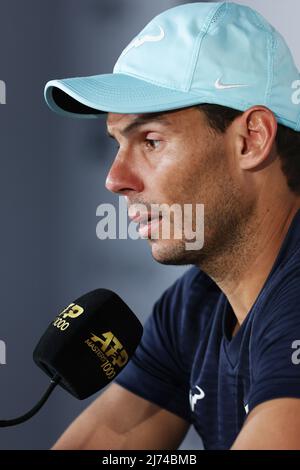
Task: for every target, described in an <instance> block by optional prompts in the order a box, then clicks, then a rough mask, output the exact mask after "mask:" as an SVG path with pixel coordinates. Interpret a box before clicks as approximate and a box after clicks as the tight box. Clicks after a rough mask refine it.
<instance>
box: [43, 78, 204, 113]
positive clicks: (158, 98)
mask: <svg viewBox="0 0 300 470" xmlns="http://www.w3.org/2000/svg"><path fill="white" fill-rule="evenodd" d="M45 100H46V102H47V104H48V106H49V107H50V108H51V109H52V110H53V111H55V112H57V113H59V114H61V115H67V116H73V117H79V118H87V119H92V118H98V117H99V116H101V115H103V113H108V112H112V113H121V114H127V113H128V114H131V113H134V114H137V113H152V112H159V111H167V110H172V109H178V108H184V107H188V106H192V105H194V104H199V103H201V102H205V97H204V96H203V97H201V96H199V95H196V94H195V93H191V92H183V91H177V90H173V89H170V88H166V87H163V86H158V85H154V84H152V83H149V82H146V81H144V80H141V79H139V78H135V77H132V76H131V75H127V74H122V73H110V74H103V75H93V76H89V77H74V78H67V79H61V80H51V81H50V82H48V83H47V84H46V86H45ZM206 101H207V100H206Z"/></svg>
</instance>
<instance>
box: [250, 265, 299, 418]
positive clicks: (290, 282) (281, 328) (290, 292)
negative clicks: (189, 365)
mask: <svg viewBox="0 0 300 470" xmlns="http://www.w3.org/2000/svg"><path fill="white" fill-rule="evenodd" d="M262 314H263V315H262V318H261V319H260V321H258V322H254V323H253V338H254V339H253V341H252V344H250V350H251V351H252V353H251V354H250V357H251V363H250V371H251V372H252V386H251V389H250V393H249V399H248V405H249V411H250V410H251V409H253V408H254V407H255V406H256V405H258V404H260V403H262V402H264V401H267V400H271V399H273V398H284V397H294V398H300V273H299V268H298V267H297V269H295V270H294V271H293V272H292V273H289V276H288V277H286V279H285V280H284V281H283V282H281V284H279V287H277V289H276V293H275V294H273V295H271V296H270V299H269V301H268V306H267V307H266V309H264V310H263V312H262Z"/></svg>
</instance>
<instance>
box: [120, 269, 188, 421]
mask: <svg viewBox="0 0 300 470" xmlns="http://www.w3.org/2000/svg"><path fill="white" fill-rule="evenodd" d="M182 284H183V281H182V278H180V279H179V280H177V281H176V282H175V284H174V285H173V286H171V287H170V288H169V289H167V290H166V291H165V293H164V294H163V295H162V296H161V298H160V299H159V300H158V301H157V302H156V303H155V304H154V307H153V310H152V314H151V315H150V317H148V319H147V321H146V323H145V325H144V331H143V336H142V340H141V342H140V344H139V346H138V347H137V349H136V351H135V353H134V355H133V357H132V359H131V360H130V362H129V363H128V364H127V366H126V367H125V368H124V370H123V371H122V372H121V373H120V374H119V375H118V376H117V377H116V379H115V382H117V383H118V384H119V385H121V386H123V387H125V388H126V389H128V390H129V391H131V392H133V393H135V394H137V395H139V396H141V397H142V398H145V399H147V400H149V401H151V402H153V403H155V404H157V405H158V406H160V407H162V408H165V409H166V410H168V411H170V412H172V413H175V414H176V415H178V416H180V417H182V418H183V419H185V420H187V421H188V422H190V421H191V416H190V406H189V375H188V373H187V371H186V370H185V368H184V365H183V364H182V361H181V354H180V352H179V336H180V331H178V328H179V324H180V311H181V306H182V295H183V293H182Z"/></svg>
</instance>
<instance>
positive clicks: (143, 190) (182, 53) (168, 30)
mask: <svg viewBox="0 0 300 470" xmlns="http://www.w3.org/2000/svg"><path fill="white" fill-rule="evenodd" d="M298 79H299V72H298V70H297V69H296V67H295V65H294V62H293V59H292V56H291V54H290V51H289V49H288V47H287V45H286V44H285V42H284V40H283V38H282V37H281V36H280V35H279V33H278V32H277V31H275V30H274V29H273V28H272V26H270V25H269V24H268V23H267V22H266V20H265V19H264V18H262V17H261V16H260V15H259V14H258V13H257V12H255V11H253V10H251V9H250V8H248V7H244V6H241V5H237V4H234V3H227V2H225V3H224V2H223V3H193V4H185V5H181V6H179V7H176V8H173V9H170V10H168V11H166V12H163V13H162V14H160V15H158V16H157V17H155V18H154V19H153V20H152V21H151V22H150V23H149V24H148V25H147V26H146V27H145V28H144V29H143V30H142V31H141V33H140V34H139V35H138V36H137V37H136V38H135V39H134V40H133V41H132V42H131V43H130V44H129V45H128V46H127V47H126V49H125V50H124V51H123V52H122V54H121V56H120V57H119V59H118V61H117V63H116V65H115V67H114V73H113V74H105V75H99V76H94V77H83V78H71V79H65V80H53V81H51V82H49V83H48V84H47V86H46V90H45V96H46V100H47V102H48V104H49V106H50V107H51V108H52V109H53V110H55V111H57V112H59V113H62V114H67V115H75V116H78V117H82V116H85V117H91V118H92V117H97V116H100V115H101V113H107V128H108V132H109V134H111V135H112V136H113V138H115V139H116V140H117V141H118V143H119V149H118V153H117V155H116V157H115V160H114V162H113V165H112V167H111V169H110V172H109V174H108V176H107V182H106V186H107V188H108V189H109V190H111V191H114V192H116V193H118V194H121V195H123V196H125V197H126V200H127V203H128V208H129V209H133V212H134V210H135V207H137V205H138V204H140V203H143V204H145V205H146V207H147V210H148V211H150V207H151V204H153V203H154V204H156V203H158V204H162V203H166V204H169V205H172V204H173V203H177V204H180V205H181V206H182V207H183V205H184V204H186V203H188V204H193V205H194V206H195V205H196V204H204V208H205V219H204V220H205V224H204V246H203V248H202V249H200V250H189V251H188V250H186V247H185V243H184V240H183V239H182V240H180V239H175V238H173V239H172V238H170V239H163V238H162V237H158V238H155V237H152V238H151V235H152V233H153V232H155V231H157V227H158V226H159V223H160V222H161V221H160V222H159V223H158V221H157V220H156V221H155V220H148V216H149V215H150V212H148V211H147V214H146V218H145V217H144V218H143V219H142V220H141V221H140V222H141V226H142V227H141V231H142V232H143V233H144V232H145V231H146V232H147V233H148V234H150V237H149V244H150V247H151V250H152V255H153V257H154V259H155V260H156V261H158V262H160V263H164V264H193V265H194V267H192V268H191V269H190V270H189V271H187V273H185V274H184V276H182V277H181V278H180V279H178V280H177V282H176V283H175V284H174V285H173V286H171V287H170V288H169V289H168V290H167V291H166V292H165V293H164V294H163V295H162V297H161V298H160V299H159V300H158V301H157V302H156V304H155V306H154V309H153V313H152V315H151V317H150V318H149V319H148V321H147V323H146V325H145V331H144V335H143V339H142V342H141V344H140V346H139V347H138V349H137V351H136V353H135V355H134V357H133V359H132V360H131V362H130V363H129V364H128V366H126V368H125V369H124V371H123V372H122V373H121V374H120V375H119V376H118V378H117V379H116V381H115V382H114V383H113V384H112V385H110V386H109V387H108V389H107V390H106V391H105V392H104V393H103V394H102V395H101V396H100V397H99V398H97V399H96V401H95V402H94V403H93V404H92V405H91V406H90V407H89V408H88V409H87V410H86V411H85V412H84V413H83V414H82V415H81V416H80V417H79V418H77V420H75V422H74V423H73V424H72V425H71V426H70V428H69V429H68V430H67V431H66V432H65V433H64V435H63V436H62V437H61V438H60V439H59V440H58V442H57V443H56V445H55V446H54V448H55V449H105V448H106V449H175V448H177V447H178V446H179V444H180V442H181V441H182V439H183V438H184V435H185V433H186V431H187V429H188V427H189V425H190V424H191V423H192V424H194V426H195V428H196V430H197V431H198V433H199V435H200V436H201V437H202V439H203V442H204V446H205V448H206V449H229V448H232V449H300V432H299V431H300V400H299V398H300V365H299V362H300V360H299V357H298V356H299V354H298V353H299V345H300V311H299V305H300V292H299V285H300V284H299V281H300V267H299V266H300V264H299V263H300V211H299V209H300V155H299V148H300V147H299V144H300V137H299V136H300V133H299V129H300V107H299V104H298V101H297V86H298V85H299V82H298ZM144 215H145V214H144Z"/></svg>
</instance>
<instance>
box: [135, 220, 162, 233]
mask: <svg viewBox="0 0 300 470" xmlns="http://www.w3.org/2000/svg"><path fill="white" fill-rule="evenodd" d="M161 220H162V216H161V215H160V216H157V217H151V215H149V216H147V217H146V218H144V219H142V220H141V221H139V224H140V226H139V234H140V236H141V237H142V238H152V237H154V235H155V234H156V236H155V238H158V235H159V232H157V231H158V230H159V225H160V222H161Z"/></svg>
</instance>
